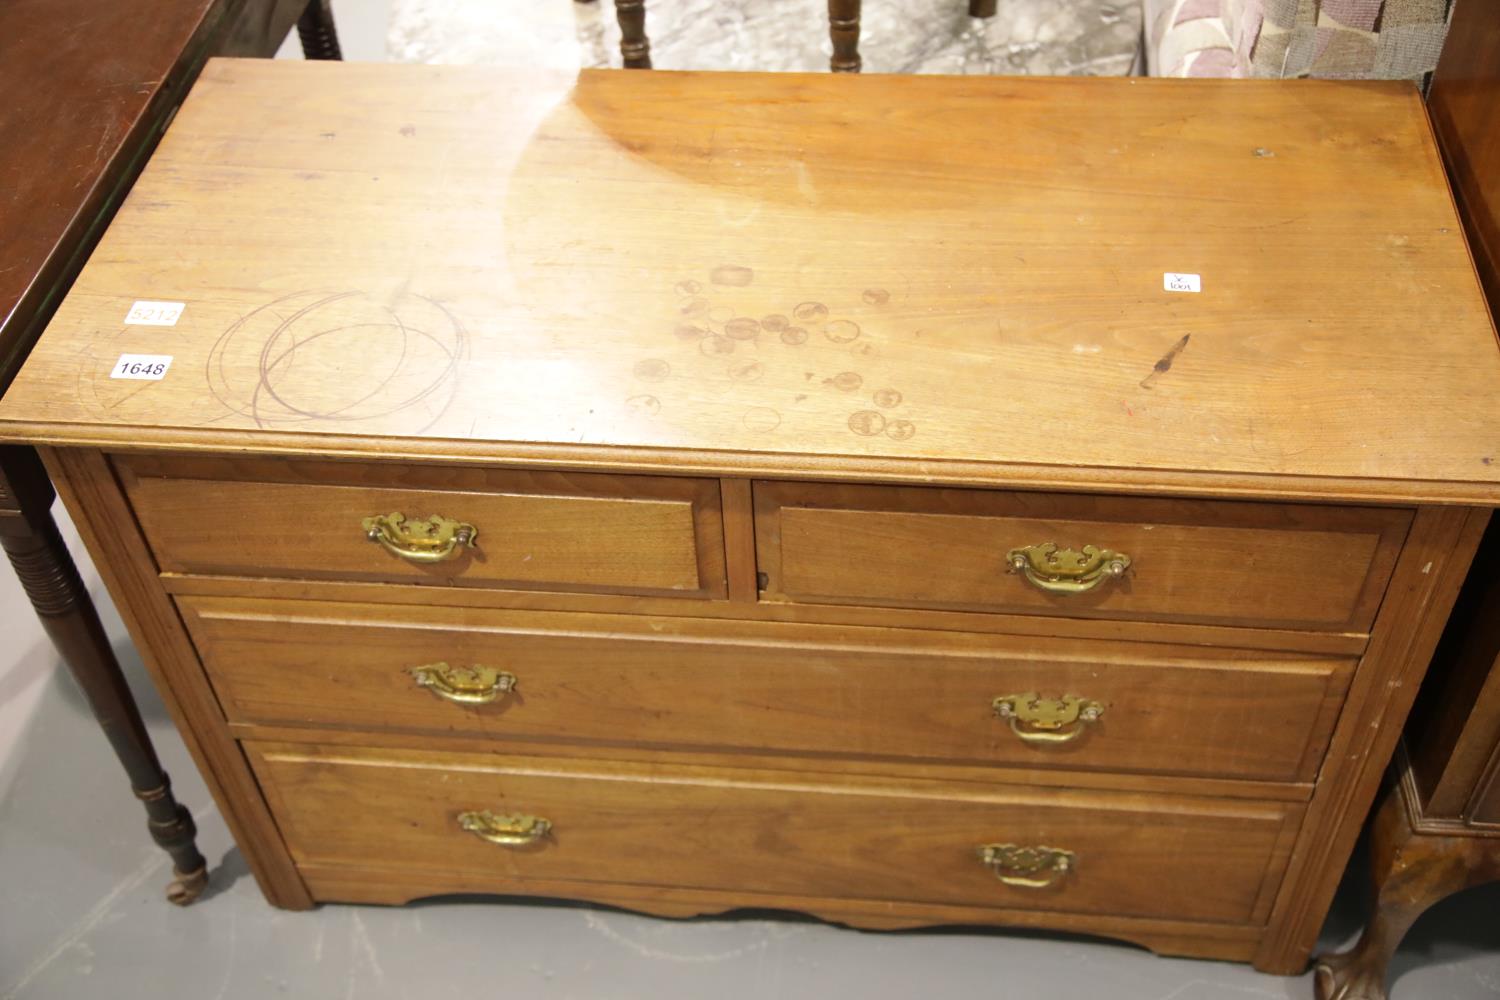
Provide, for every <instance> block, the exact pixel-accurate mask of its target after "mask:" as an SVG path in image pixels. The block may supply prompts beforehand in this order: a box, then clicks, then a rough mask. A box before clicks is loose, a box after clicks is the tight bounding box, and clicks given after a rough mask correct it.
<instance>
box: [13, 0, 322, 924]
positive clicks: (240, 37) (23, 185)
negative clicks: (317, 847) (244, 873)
mask: <svg viewBox="0 0 1500 1000" xmlns="http://www.w3.org/2000/svg"><path fill="white" fill-rule="evenodd" d="M304 2H305V0H304ZM299 6H300V4H298V5H292V4H288V3H286V2H274V3H273V2H271V0H253V2H244V0H238V2H233V0H151V2H149V3H147V2H144V0H112V2H101V0H15V2H12V3H7V4H4V5H3V6H0V38H4V39H5V40H6V43H5V59H4V61H3V62H0V80H3V82H4V83H5V84H6V85H7V86H6V87H5V89H6V92H7V93H8V94H11V95H16V96H14V99H11V100H8V101H6V102H5V103H4V105H3V106H0V150H3V152H0V187H3V188H4V189H5V190H6V191H7V192H8V196H7V197H6V198H4V199H0V231H3V232H4V233H5V244H4V252H3V256H0V391H3V389H4V387H5V386H6V385H8V384H9V382H10V380H11V378H12V377H13V376H14V375H15V373H16V371H17V370H18V368H19V367H20V362H21V360H22V359H24V357H25V356H26V352H27V351H28V350H29V349H30V347H31V344H32V343H33V342H34V341H35V339H36V337H37V335H38V334H39V333H40V331H41V329H42V326H43V324H44V323H45V322H46V320H47V319H48V318H49V317H50V316H51V314H52V311H53V309H55V308H56V305H57V302H58V300H59V298H60V296H61V293H62V291H63V290H64V289H65V288H66V287H67V284H68V282H70V281H71V280H72V278H73V276H74V275H75V274H76V273H77V271H78V268H79V267H80V266H81V265H82V263H83V260H84V258H85V257H86V256H87V254H88V252H89V251H90V250H91V249H92V247H93V245H94V241H95V240H97V238H98V236H99V233H100V232H101V231H102V228H103V224H104V222H105V221H106V220H108V218H109V217H110V215H111V213H112V212H113V211H114V209H115V207H116V206H117V205H118V204H119V200H120V198H121V197H122V196H123V194H124V191H125V189H126V188H127V187H128V186H129V184H130V182H131V181H132V180H133V179H134V177H135V175H136V173H137V172H138V171H139V170H140V168H141V165H142V164H143V163H144V160H145V157H146V154H147V153H148V152H149V151H150V149H151V148H152V147H153V146H154V145H155V143H156V140H157V138H158V136H159V135H160V132H161V130H162V128H163V127H164V126H165V124H166V122H167V121H168V120H169V119H170V117H171V115H172V114H173V112H174V111H175V110H176V108H177V105H178V103H179V102H180V101H181V99H182V97H183V95H184V94H185V93H186V92H187V88H188V86H189V84H190V83H191V82H192V80H193V78H194V77H195V76H196V75H197V73H198V70H199V68H200V67H201V66H202V64H203V62H204V60H205V59H206V58H207V57H208V56H209V55H211V54H213V53H215V52H221V53H237V54H245V55H270V54H272V53H274V52H275V50H276V48H277V47H278V45H279V44H280V41H281V39H282V38H283V37H285V35H286V33H287V32H288V31H289V30H290V28H291V25H292V21H293V20H294V19H295V18H296V17H297V13H298V9H299ZM325 15H326V10H324V11H322V12H320V13H318V14H317V15H316V16H315V17H314V18H313V20H312V21H310V22H309V23H310V24H311V23H313V22H316V23H317V24H319V25H321V27H320V31H321V32H322V36H321V37H322V38H323V39H324V43H323V44H324V45H325V47H326V45H327V44H330V41H331V43H332V44H333V45H334V46H335V50H336V37H335V35H334V33H333V28H332V21H331V19H327V18H326V17H325ZM64 40H66V41H64ZM52 499H53V492H52V487H51V484H50V483H49V482H48V480H47V477H46V474H45V472H44V470H43V469H42V466H41V463H40V461H39V460H38V458H37V456H36V454H35V452H34V451H32V450H31V449H30V448H25V447H7V448H0V546H3V547H4V549H5V552H6V555H7V556H8V557H9V558H10V561H11V564H12V566H14V568H15V570H16V573H17V575H18V576H19V577H20V580H21V583H22V586H23V587H24V589H25V591H26V594H27V596H28V597H29V598H30V599H31V601H32V603H33V605H34V607H35V608H36V611H37V614H38V615H39V616H40V617H41V620H42V623H43V625H44V626H45V628H46V631H47V633H48V635H49V636H50V637H51V638H52V640H53V641H54V642H55V643H56V644H57V647H58V651H59V652H60V653H61V654H62V657H63V661H64V662H65V663H66V664H67V665H68V668H69V670H70V671H71V672H72V674H73V676H74V677H75V678H76V679H77V681H78V683H79V685H80V687H82V689H83V691H84V694H85V696H86V697H87V699H88V702H89V705H90V707H91V708H92V709H93V711H94V714H95V716H96V717H97V718H98V720H99V722H100V725H101V726H102V727H103V729H104V733H105V736H106V737H108V739H109V741H110V744H111V746H112V747H113V748H114V750H115V753H116V754H117V755H118V757H119V758H120V762H121V764H122V765H123V766H124V768H125V771H126V773H127V774H128V775H129V778H130V783H131V786H132V788H133V789H134V790H135V794H136V795H137V796H138V797H139V798H140V799H141V800H142V802H143V803H144V805H145V807H146V812H147V816H148V828H149V830H150V832H151V836H152V837H153V838H154V839H155V841H156V842H157V843H158V844H160V845H161V847H162V848H163V849H164V850H166V851H167V852H168V854H170V855H171V857H172V861H173V868H174V878H173V880H172V883H171V884H170V885H169V886H168V889H167V895H168V898H169V899H171V900H173V901H174V902H177V903H188V902H191V901H192V900H193V899H195V898H196V897H197V896H198V894H199V893H200V892H201V891H202V889H203V887H204V885H205V883H206V878H207V869H206V866H205V863H204V860H203V857H202V855H201V854H200V853H199V852H198V849H197V847H196V846H195V844H194V835H195V833H194V829H193V821H192V817H191V815H190V814H189V813H188V811H187V810H186V809H184V808H182V807H181V806H180V805H178V803H177V801H176V800H175V799H174V798H173V796H172V793H171V790H170V785H169V783H168V780H167V776H166V774H165V773H164V772H163V771H162V769H161V765H160V763H159V762H158V760H157V757H156V753H155V750H154V749H153V748H152V746H151V741H150V739H149V738H148V736H147V734H146V730H145V727H144V725H143V723H142V721H141V717H140V713H139V711H138V710H137V709H136V706H135V702H134V700H133V699H132V698H131V695H130V689H129V687H128V686H127V685H126V683H125V679H124V677H123V676H122V675H121V673H120V667H119V664H118V663H117V662H116V660H115V657H114V653H113V651H112V650H111V649H110V647H109V643H108V641H107V640H106V637H105V635H104V630H103V628H102V627H101V626H100V624H99V619H98V615H97V614H96V613H95V611H94V607H93V604H92V602H91V601H90V600H89V596H88V593H87V591H86V590H85V589H84V587H83V584H82V581H81V580H80V578H79V576H78V571H77V569H76V568H75V567H74V564H73V561H72V559H71V557H70V556H69V554H68V551H67V549H66V547H65V546H64V545H63V541H62V538H61V536H60V535H59V534H58V530H57V525H56V524H55V523H54V522H53V520H52V515H51V506H52Z"/></svg>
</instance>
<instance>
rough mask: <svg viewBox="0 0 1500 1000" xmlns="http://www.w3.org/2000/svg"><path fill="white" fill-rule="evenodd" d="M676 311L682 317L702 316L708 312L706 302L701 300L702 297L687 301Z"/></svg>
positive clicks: (703, 299)
mask: <svg viewBox="0 0 1500 1000" xmlns="http://www.w3.org/2000/svg"><path fill="white" fill-rule="evenodd" d="M677 311H678V312H680V313H682V315H684V316H702V315H703V314H704V313H706V312H708V300H707V299H705V298H703V297H702V296H699V297H698V298H694V299H688V300H687V301H686V302H684V303H683V304H682V308H681V309H678V310H677Z"/></svg>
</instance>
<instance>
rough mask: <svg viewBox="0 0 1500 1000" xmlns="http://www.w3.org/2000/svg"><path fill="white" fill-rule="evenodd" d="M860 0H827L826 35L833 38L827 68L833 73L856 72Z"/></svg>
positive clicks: (857, 67) (858, 59)
mask: <svg viewBox="0 0 1500 1000" xmlns="http://www.w3.org/2000/svg"><path fill="white" fill-rule="evenodd" d="M859 7H860V0H828V37H830V38H832V39H833V58H832V59H830V60H829V61H828V68H829V69H831V70H833V72H835V73H858V72H859V67H860V64H861V60H860V58H859Z"/></svg>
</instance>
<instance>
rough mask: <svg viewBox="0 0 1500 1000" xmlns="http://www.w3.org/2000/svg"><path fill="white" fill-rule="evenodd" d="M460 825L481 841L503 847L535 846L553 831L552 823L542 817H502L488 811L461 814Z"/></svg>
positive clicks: (459, 816)
mask: <svg viewBox="0 0 1500 1000" xmlns="http://www.w3.org/2000/svg"><path fill="white" fill-rule="evenodd" d="M458 825H459V826H460V827H461V828H462V829H464V830H467V831H468V832H469V833H472V834H473V835H474V836H476V837H478V838H479V839H480V840H487V841H489V842H490V843H491V844H499V845H500V846H501V847H525V846H526V845H527V844H534V843H536V842H537V841H539V840H541V839H542V838H543V837H545V836H547V834H548V832H550V831H551V829H552V821H551V820H548V819H545V818H543V817H541V816H526V815H514V816H501V815H498V814H497V813H492V812H490V811H489V810H488V809H479V810H471V811H469V812H461V813H459V814H458Z"/></svg>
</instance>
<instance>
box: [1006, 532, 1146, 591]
mask: <svg viewBox="0 0 1500 1000" xmlns="http://www.w3.org/2000/svg"><path fill="white" fill-rule="evenodd" d="M1005 561H1006V562H1008V563H1010V567H1011V569H1013V570H1015V571H1016V572H1017V573H1020V574H1022V575H1023V576H1025V577H1026V579H1027V580H1028V581H1030V583H1031V585H1032V586H1034V587H1036V588H1037V589H1038V590H1045V591H1046V592H1047V593H1049V594H1082V593H1084V592H1085V591H1089V590H1093V589H1094V588H1095V587H1097V586H1099V585H1100V584H1101V583H1105V582H1107V581H1109V580H1114V579H1118V578H1119V577H1122V576H1124V575H1125V571H1126V570H1127V569H1129V568H1130V557H1129V556H1127V555H1126V554H1125V553H1123V552H1113V551H1111V550H1109V549H1101V548H1099V547H1098V546H1097V545H1085V546H1084V547H1083V551H1082V552H1077V551H1075V550H1073V549H1059V548H1058V547H1057V543H1056V542H1044V543H1042V544H1040V545H1027V546H1025V547H1023V548H1019V549H1011V550H1010V552H1008V553H1006V556H1005Z"/></svg>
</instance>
